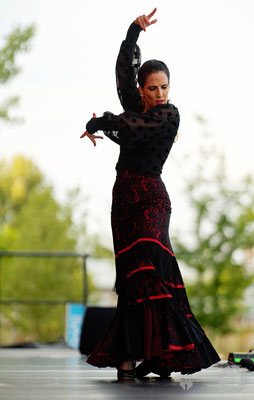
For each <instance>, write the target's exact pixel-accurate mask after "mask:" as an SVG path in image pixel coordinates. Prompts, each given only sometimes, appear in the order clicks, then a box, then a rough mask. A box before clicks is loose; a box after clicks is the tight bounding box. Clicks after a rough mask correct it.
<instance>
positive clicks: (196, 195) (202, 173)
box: [174, 120, 254, 333]
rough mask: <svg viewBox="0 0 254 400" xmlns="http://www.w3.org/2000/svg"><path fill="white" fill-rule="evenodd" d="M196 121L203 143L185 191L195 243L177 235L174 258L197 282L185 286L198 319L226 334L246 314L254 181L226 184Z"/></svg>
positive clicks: (218, 155)
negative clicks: (188, 242)
mask: <svg viewBox="0 0 254 400" xmlns="http://www.w3.org/2000/svg"><path fill="white" fill-rule="evenodd" d="M200 122H201V124H202V127H203V130H204V131H203V136H202V138H201V142H202V143H203V144H202V145H201V146H200V148H199V157H198V162H197V164H196V168H195V167H194V168H193V166H192V167H191V168H192V171H193V173H192V175H191V176H190V175H189V176H188V177H187V179H186V188H185V193H186V196H187V198H188V201H189V202H190V205H191V207H192V210H193V213H194V219H193V225H192V227H191V231H190V232H189V235H191V237H192V238H193V242H192V244H191V245H190V244H188V245H187V244H186V241H184V240H182V239H180V235H179V234H178V235H177V236H178V237H175V238H174V247H175V249H176V253H177V257H178V259H180V260H182V261H184V262H185V263H186V264H187V265H188V266H189V267H190V268H191V269H192V270H193V271H194V272H195V277H196V279H195V282H194V283H193V284H188V285H187V286H188V295H189V297H190V303H191V306H192V308H193V312H194V313H195V315H196V316H197V319H198V320H199V321H200V323H201V325H205V326H208V327H212V328H213V329H216V330H219V331H221V332H224V333H225V332H229V331H230V330H231V329H232V324H231V323H232V318H233V317H236V316H237V315H239V313H242V312H243V311H244V308H245V305H244V295H245V291H246V289H247V288H248V287H249V286H250V285H252V283H253V281H254V276H253V271H251V270H250V269H249V268H248V261H249V260H248V254H251V253H250V249H252V248H253V237H254V179H253V177H251V176H246V177H245V178H243V179H242V180H241V182H234V184H232V183H231V182H230V181H229V179H228V178H227V176H226V170H225V159H224V157H223V155H222V154H221V152H219V151H218V150H216V148H214V146H213V145H212V144H211V143H209V142H210V140H211V137H210V135H209V134H208V132H207V131H206V128H205V125H204V121H202V120H200ZM207 149H209V150H207ZM185 167H186V165H185ZM188 170H190V168H189V169H188Z"/></svg>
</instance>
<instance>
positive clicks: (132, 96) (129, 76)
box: [116, 22, 143, 112]
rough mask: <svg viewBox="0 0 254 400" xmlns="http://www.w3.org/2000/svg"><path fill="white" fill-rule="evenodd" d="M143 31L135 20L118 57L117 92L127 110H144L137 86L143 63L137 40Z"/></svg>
mask: <svg viewBox="0 0 254 400" xmlns="http://www.w3.org/2000/svg"><path fill="white" fill-rule="evenodd" d="M141 31H142V28H140V26H139V25H137V24H136V23H135V22H133V23H132V24H131V26H130V27H129V29H128V32H127V36H126V39H125V40H124V41H123V42H122V45H121V47H120V51H119V54H118V57H117V62H116V85H117V92H118V97H119V99H120V102H121V104H122V106H123V109H124V110H125V111H134V112H141V111H143V105H142V100H141V96H140V93H139V91H138V88H137V72H138V69H139V67H140V64H141V53H140V48H139V47H138V45H137V44H136V42H137V40H138V37H139V34H140V32H141Z"/></svg>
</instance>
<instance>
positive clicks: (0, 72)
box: [0, 25, 35, 122]
mask: <svg viewBox="0 0 254 400" xmlns="http://www.w3.org/2000/svg"><path fill="white" fill-rule="evenodd" d="M34 33H35V28H34V26H32V25H31V26H28V27H27V28H20V27H18V28H16V29H14V30H13V31H12V32H11V33H10V34H9V35H8V36H7V37H6V41H5V44H4V46H3V47H2V48H1V49H0V84H6V83H8V82H9V81H10V80H11V79H13V78H14V77H15V76H16V75H17V74H18V73H19V72H20V71H21V69H20V67H18V66H17V65H16V58H17V55H18V54H19V53H20V52H23V51H27V50H28V49H29V44H30V40H31V38H32V37H33V36H34ZM18 102H19V97H18V96H12V97H10V98H8V99H6V100H4V101H3V102H2V104H0V119H2V120H4V121H8V122H15V121H18V120H17V118H14V117H11V115H10V110H11V109H12V108H13V107H14V106H16V105H17V104H18Z"/></svg>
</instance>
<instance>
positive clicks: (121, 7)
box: [0, 0, 254, 357]
mask: <svg viewBox="0 0 254 400" xmlns="http://www.w3.org/2000/svg"><path fill="white" fill-rule="evenodd" d="M0 7H1V15H0V88H1V92H0V251H43V250H44V251H68V252H80V253H82V254H87V255H88V257H87V259H86V269H87V293H86V295H87V297H88V298H87V301H88V304H94V305H98V306H105V307H110V306H115V304H116V297H115V295H114V292H113V291H112V287H113V285H114V277H115V272H114V257H113V252H112V251H113V249H112V237H111V227H110V206H111V192H112V186H113V183H114V179H115V169H114V168H115V164H116V161H117V157H118V151H119V148H118V146H117V145H116V144H115V143H113V142H111V141H110V140H108V139H107V138H104V140H103V141H99V142H98V144H97V146H96V148H94V147H93V145H92V144H91V142H90V141H88V140H87V139H82V140H81V139H80V138H79V137H80V135H81V134H82V133H83V132H84V130H85V125H86V122H87V121H88V120H89V119H90V118H91V117H92V113H93V112H95V113H96V114H97V116H100V115H101V114H102V113H103V112H104V111H111V112H113V113H115V114H119V113H121V112H122V108H121V105H120V103H119V100H118V97H117V92H116V88H115V75H114V73H115V61H116V57H117V54H118V51H119V47H120V44H121V41H122V40H123V39H124V38H125V35H126V31H127V29H128V27H129V25H130V23H131V22H132V21H133V20H134V19H135V18H136V17H137V16H139V15H141V14H144V13H145V14H148V13H149V12H151V11H152V10H153V8H154V7H157V8H158V11H157V14H156V18H157V19H158V23H157V24H155V25H153V26H151V27H150V28H149V29H147V32H141V34H140V38H139V42H138V43H139V46H140V47H141V52H142V61H146V60H147V59H150V58H157V59H162V60H163V61H165V62H166V63H167V65H168V66H169V69H170V73H171V89H170V100H171V102H172V103H173V104H175V105H176V106H177V107H178V109H179V111H180V115H181V124H180V129H179V135H178V140H177V142H176V143H175V144H174V146H173V148H172V150H171V154H170V156H169V159H168V161H167V163H166V165H165V167H164V170H163V174H162V179H163V181H164V182H165V184H166V187H167V189H168V192H169V195H170V198H171V202H172V218H171V226H170V236H171V239H172V244H173V248H174V251H175V253H176V256H177V259H178V261H179V265H180V269H181V271H182V274H183V279H184V281H185V284H186V287H187V292H188V295H189V299H190V303H191V306H192V309H193V312H194V313H195V315H196V317H197V318H198V320H199V321H200V323H201V325H202V326H203V327H204V328H205V330H206V332H207V333H208V335H209V336H210V338H211V340H212V341H213V344H214V345H215V347H216V349H217V350H218V351H219V352H220V354H221V356H222V357H223V356H224V355H226V354H227V352H228V351H248V350H249V349H250V348H251V347H253V346H254V287H253V279H254V246H253V240H254V185H253V176H254V174H253V166H254V163H253V147H254V139H253V135H254V122H253V110H252V108H253V104H254V77H253V70H254V55H253V51H252V47H253V43H252V41H253V37H254V26H253V18H252V16H253V12H254V4H253V2H252V1H251V0H242V1H241V2H240V1H236V0H213V1H211V0H206V1H202V0H178V1H177V2H173V1H166V0H165V1H164V0H157V2H156V3H154V2H153V1H150V0H140V1H139V2H136V1H133V0H129V1H128V2H126V3H124V2H117V1H116V0H108V1H107V2H104V1H102V0H101V1H100V0H94V1H92V2H86V1H82V0H72V1H70V0H54V1H49V0H44V1H43V2H42V1H40V0H9V1H8V2H6V1H4V0H0ZM83 273H84V270H83V264H82V257H81V258H78V257H77V258H70V257H69V258H68V257H67V258H57V257H56V258H54V257H53V258H33V257H32V258H28V257H27V258H26V257H22V258H21V257H17V256H16V257H10V256H6V253H5V255H3V253H2V255H1V253H0V323H1V326H0V329H1V336H0V345H11V344H15V343H22V342H28V341H38V342H59V341H64V340H65V329H66V303H69V302H72V303H82V302H83V300H84V290H85V288H84V276H83ZM41 299H44V300H47V302H44V303H41V302H40V300H41Z"/></svg>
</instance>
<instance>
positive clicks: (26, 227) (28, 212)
mask: <svg viewBox="0 0 254 400" xmlns="http://www.w3.org/2000/svg"><path fill="white" fill-rule="evenodd" d="M78 195H79V192H78V191H73V193H72V196H70V197H71V199H70V200H69V202H68V203H67V204H65V205H61V204H59V203H58V202H57V201H56V200H55V198H54V193H53V189H52V187H51V186H49V185H48V184H47V182H46V180H45V178H44V177H43V175H42V173H41V172H40V171H39V169H38V167H37V166H36V165H35V164H34V163H33V162H32V161H31V160H29V159H26V158H24V157H22V156H17V157H15V158H14V159H13V161H12V162H10V163H6V162H4V161H2V162H1V163H0V249H6V250H54V251H56V250H67V251H75V250H76V248H77V243H78V240H79V234H80V232H81V231H82V232H83V234H85V232H86V230H85V224H84V222H82V224H80V225H79V226H76V225H75V224H74V222H73V202H76V203H77V202H78ZM1 282H2V288H1V289H2V290H1V296H2V298H5V299H19V300H39V299H49V300H73V301H79V302H80V301H81V302H82V301H83V293H82V289H83V275H82V262H81V260H79V259H72V258H71V259H62V258H61V259H46V260H45V259H40V258H39V259H38V258H36V259H35V258H32V259H24V258H9V259H8V258H2V263H1ZM89 287H90V290H92V289H93V284H92V281H91V279H89ZM60 311H61V312H60ZM64 322H65V321H64V310H63V306H52V305H50V306H38V305H36V306H32V305H21V306H20V305H16V306H13V305H12V306H4V307H2V324H3V326H4V327H5V328H6V331H7V328H8V327H9V329H10V330H11V331H13V329H14V328H15V330H16V331H17V332H18V335H21V336H22V335H23V336H27V335H30V336H32V338H33V339H35V340H37V339H39V340H44V341H49V340H51V341H52V340H57V339H58V338H59V336H61V335H62V333H63V332H64ZM16 336H17V335H16Z"/></svg>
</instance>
